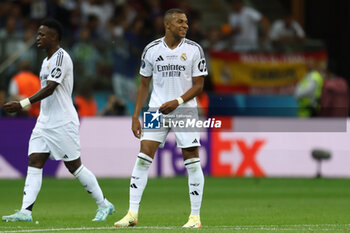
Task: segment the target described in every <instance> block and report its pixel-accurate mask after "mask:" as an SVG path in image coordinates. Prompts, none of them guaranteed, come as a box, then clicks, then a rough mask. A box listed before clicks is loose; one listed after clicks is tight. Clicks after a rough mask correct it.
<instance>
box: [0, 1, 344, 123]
mask: <svg viewBox="0 0 350 233" xmlns="http://www.w3.org/2000/svg"><path fill="white" fill-rule="evenodd" d="M225 3H226V5H227V8H228V9H229V10H227V12H225V13H224V14H226V16H225V17H226V19H227V20H226V22H222V23H221V25H219V26H217V27H207V26H204V25H203V24H202V22H203V15H202V12H201V11H200V10H197V9H195V8H194V7H193V6H192V4H191V1H189V0H2V1H1V2H0V75H1V78H0V117H1V116H4V115H7V114H6V113H5V112H3V111H1V106H2V105H3V103H4V102H6V101H7V100H10V99H21V98H23V95H30V94H31V93H33V92H35V90H36V89H38V88H39V86H40V85H39V84H40V83H39V81H38V80H37V77H35V75H33V74H38V72H39V70H40V64H41V61H42V59H43V58H44V53H42V52H41V51H38V50H37V49H36V46H35V37H36V31H37V27H38V23H39V22H40V21H41V20H42V19H44V18H47V17H51V18H55V19H57V20H59V21H60V22H61V23H62V24H63V26H64V30H65V32H64V39H63V42H62V47H64V48H65V49H66V50H67V51H68V52H69V53H70V55H71V57H72V59H73V62H74V69H75V71H74V72H75V91H74V96H75V97H74V98H75V104H76V106H77V108H78V112H79V115H80V116H94V115H130V114H132V112H131V111H132V109H133V103H134V99H135V95H136V90H137V82H138V79H137V78H136V77H137V76H138V67H139V63H140V56H141V53H142V50H143V48H144V47H145V45H146V44H148V43H149V42H150V41H152V40H154V39H156V38H159V37H161V36H163V34H164V31H163V30H164V29H163V14H164V12H165V11H166V10H167V9H169V8H174V7H177V8H180V9H182V10H184V11H185V12H186V14H187V17H188V19H189V31H188V35H187V38H189V39H191V40H194V41H196V42H198V43H199V44H201V46H202V47H203V49H204V50H205V51H206V55H207V56H208V57H207V59H208V62H209V63H210V57H209V55H210V53H209V51H235V52H251V51H255V52H257V51H258V52H276V51H277V52H283V53H289V52H294V51H299V50H303V49H305V48H307V46H308V40H307V39H306V36H305V32H304V30H303V28H302V26H301V25H300V24H299V23H298V22H297V21H296V20H294V19H293V17H292V15H291V14H290V13H289V11H288V10H287V9H286V10H285V11H283V12H280V14H279V18H275V19H270V18H269V17H268V16H265V14H264V12H259V11H258V10H256V9H254V5H251V4H248V6H247V5H246V3H250V1H240V0H231V1H225ZM203 4H213V1H208V2H206V3H204V2H203ZM313 44H314V43H313ZM321 74H323V73H322V72H321ZM29 76H30V77H29ZM20 85H23V86H26V87H27V88H24V89H25V90H22V87H20ZM345 86H346V84H345ZM29 89H30V90H29ZM205 90H206V92H207V93H210V92H212V91H213V90H212V87H211V79H210V76H209V77H208V78H207V79H206V84H205ZM346 92H347V87H346ZM201 98H202V100H200V103H201V104H203V106H204V107H205V106H207V105H208V97H207V96H201ZM28 114H29V115H34V116H35V115H37V114H38V110H37V109H36V110H35V109H33V110H31V112H23V114H22V115H28ZM20 115H21V114H20Z"/></svg>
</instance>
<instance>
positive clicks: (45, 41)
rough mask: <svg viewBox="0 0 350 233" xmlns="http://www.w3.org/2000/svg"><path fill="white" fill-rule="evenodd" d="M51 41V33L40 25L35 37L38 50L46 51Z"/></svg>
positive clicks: (52, 37)
mask: <svg viewBox="0 0 350 233" xmlns="http://www.w3.org/2000/svg"><path fill="white" fill-rule="evenodd" d="M53 40H54V33H53V31H52V30H51V29H50V28H48V27H47V26H43V25H41V26H40V27H39V29H38V35H37V37H36V42H37V47H38V48H39V49H47V48H49V47H50V46H51V43H52V41H53Z"/></svg>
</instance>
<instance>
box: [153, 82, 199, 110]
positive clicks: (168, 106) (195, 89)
mask: <svg viewBox="0 0 350 233" xmlns="http://www.w3.org/2000/svg"><path fill="white" fill-rule="evenodd" d="M192 84H193V85H192V87H191V88H190V89H189V90H188V91H186V92H185V93H184V94H183V95H182V96H181V98H182V99H183V102H184V103H186V102H187V101H189V100H191V99H193V98H194V97H196V96H198V95H199V94H200V93H202V91H203V86H204V76H198V77H193V78H192ZM179 105H180V103H179V101H178V100H177V99H175V100H171V101H168V102H166V103H164V104H162V106H160V108H159V111H160V112H161V113H163V114H168V113H170V112H172V111H174V110H175V109H176V108H177V107H178V106H179Z"/></svg>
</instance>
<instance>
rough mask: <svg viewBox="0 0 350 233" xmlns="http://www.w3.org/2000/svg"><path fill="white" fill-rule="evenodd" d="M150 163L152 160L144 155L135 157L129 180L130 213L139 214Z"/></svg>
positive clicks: (140, 154)
mask: <svg viewBox="0 0 350 233" xmlns="http://www.w3.org/2000/svg"><path fill="white" fill-rule="evenodd" d="M152 161H153V160H152V158H151V157H149V156H148V155H146V154H144V153H141V152H140V153H139V154H138V156H137V159H136V162H135V166H134V169H133V171H132V175H131V179H130V199H129V210H130V211H132V212H135V213H138V212H139V206H140V202H141V198H142V193H143V190H145V187H146V185H147V180H148V169H149V167H150V166H151V164H152Z"/></svg>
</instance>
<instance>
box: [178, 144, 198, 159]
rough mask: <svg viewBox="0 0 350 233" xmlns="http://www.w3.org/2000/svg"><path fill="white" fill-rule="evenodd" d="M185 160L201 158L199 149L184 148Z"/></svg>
mask: <svg viewBox="0 0 350 233" xmlns="http://www.w3.org/2000/svg"><path fill="white" fill-rule="evenodd" d="M182 155H183V159H184V160H187V159H192V158H199V155H198V147H189V148H182Z"/></svg>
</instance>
